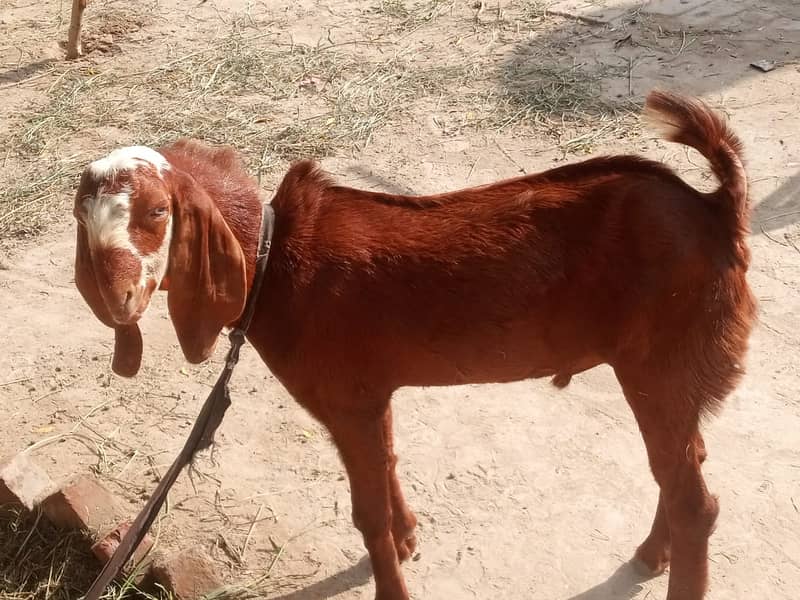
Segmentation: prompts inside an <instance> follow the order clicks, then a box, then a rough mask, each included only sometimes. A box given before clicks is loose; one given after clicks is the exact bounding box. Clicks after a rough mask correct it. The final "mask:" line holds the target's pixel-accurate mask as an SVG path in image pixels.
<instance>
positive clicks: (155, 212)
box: [150, 206, 168, 219]
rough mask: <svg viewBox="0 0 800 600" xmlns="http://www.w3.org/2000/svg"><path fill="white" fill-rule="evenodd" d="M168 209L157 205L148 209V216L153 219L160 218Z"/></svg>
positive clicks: (164, 215) (165, 214)
mask: <svg viewBox="0 0 800 600" xmlns="http://www.w3.org/2000/svg"><path fill="white" fill-rule="evenodd" d="M167 212H168V209H167V207H166V206H158V207H156V208H153V209H151V210H150V216H151V217H153V218H154V219H162V218H164V217H166V216H167Z"/></svg>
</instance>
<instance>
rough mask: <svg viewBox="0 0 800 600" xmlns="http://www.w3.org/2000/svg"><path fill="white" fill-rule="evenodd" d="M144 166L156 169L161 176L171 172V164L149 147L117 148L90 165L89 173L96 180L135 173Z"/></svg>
mask: <svg viewBox="0 0 800 600" xmlns="http://www.w3.org/2000/svg"><path fill="white" fill-rule="evenodd" d="M142 164H145V165H150V166H152V167H154V168H155V170H156V172H157V173H158V174H159V175H161V172H162V171H168V170H169V163H168V162H167V159H166V158H164V156H163V155H162V154H161V153H159V152H156V151H155V150H153V149H152V148H148V147H147V146H127V147H125V148H117V149H116V150H114V151H113V152H112V153H111V154H109V155H108V156H106V157H105V158H101V159H99V160H96V161H94V162H93V163H92V164H90V165H89V171H91V173H92V175H94V176H95V177H96V178H98V179H102V178H104V177H109V176H112V175H114V174H115V173H118V172H120V171H133V170H134V169H136V168H138V167H140V166H142Z"/></svg>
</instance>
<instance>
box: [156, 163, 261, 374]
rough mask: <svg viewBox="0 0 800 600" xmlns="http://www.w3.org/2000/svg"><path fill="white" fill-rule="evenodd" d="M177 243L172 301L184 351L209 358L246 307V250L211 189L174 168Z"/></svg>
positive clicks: (191, 358) (174, 238) (198, 359)
mask: <svg viewBox="0 0 800 600" xmlns="http://www.w3.org/2000/svg"><path fill="white" fill-rule="evenodd" d="M169 177H170V179H171V180H172V200H173V213H172V214H173V221H174V229H173V233H172V243H171V246H170V252H169V269H168V271H167V278H168V281H169V284H168V295H167V304H168V306H169V314H170V317H171V318H172V323H173V325H174V326H175V331H176V333H177V334H178V341H179V342H180V345H181V349H182V350H183V354H184V356H185V357H186V360H188V361H189V362H191V363H199V362H202V361H204V360H205V359H207V358H208V357H209V356H210V355H211V353H212V352H213V351H214V347H215V346H216V343H217V336H218V335H219V333H220V331H222V328H223V327H224V326H226V325H229V324H231V323H232V322H234V321H235V320H236V319H237V318H239V316H240V315H241V314H242V311H243V310H244V303H245V297H246V294H247V279H246V271H245V261H244V253H243V252H242V248H241V246H240V245H239V242H238V241H237V239H236V238H235V237H234V235H233V233H231V230H230V228H229V227H228V224H227V223H226V222H225V219H224V218H223V217H222V214H221V213H220V212H219V209H218V208H217V207H216V205H215V204H214V202H213V200H212V199H211V198H210V197H209V195H208V194H207V193H206V192H205V190H204V189H202V188H201V187H200V186H199V185H198V184H197V182H196V181H195V180H194V178H192V177H191V176H190V175H188V174H187V173H183V172H181V171H178V170H177V169H175V170H173V171H172V172H171V173H170V175H169Z"/></svg>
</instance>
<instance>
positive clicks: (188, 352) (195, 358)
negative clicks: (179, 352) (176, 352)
mask: <svg viewBox="0 0 800 600" xmlns="http://www.w3.org/2000/svg"><path fill="white" fill-rule="evenodd" d="M216 346H217V345H216V343H214V344H212V345H211V346H210V347H209V348H199V347H193V348H183V356H184V358H186V362H188V363H189V364H191V365H199V364H200V363H203V362H205V361H207V360H208V359H209V357H210V356H211V355H212V354H214V349H215V348H216Z"/></svg>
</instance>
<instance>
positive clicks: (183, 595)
mask: <svg viewBox="0 0 800 600" xmlns="http://www.w3.org/2000/svg"><path fill="white" fill-rule="evenodd" d="M150 575H151V577H152V578H153V580H154V581H155V582H156V583H158V584H159V585H161V587H163V588H164V589H165V590H167V591H168V592H172V595H173V597H174V598H175V599H176V600H197V599H198V598H200V597H202V596H204V595H205V594H208V593H209V592H213V591H214V590H216V589H219V588H220V587H222V579H221V577H220V576H219V573H218V572H217V570H216V569H215V568H214V563H213V562H212V560H211V558H209V556H208V555H207V554H205V553H204V552H202V551H200V550H185V551H183V552H181V553H179V554H175V555H173V556H170V557H168V558H166V559H164V558H160V559H157V560H156V561H155V562H154V563H153V566H152V567H151V569H150Z"/></svg>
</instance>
